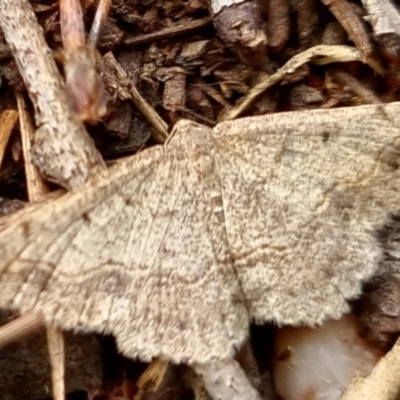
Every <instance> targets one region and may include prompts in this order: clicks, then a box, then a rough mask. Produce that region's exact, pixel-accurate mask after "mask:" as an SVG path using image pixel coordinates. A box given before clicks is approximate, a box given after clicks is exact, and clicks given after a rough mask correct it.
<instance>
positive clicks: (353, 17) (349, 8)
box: [321, 0, 373, 62]
mask: <svg viewBox="0 0 400 400" xmlns="http://www.w3.org/2000/svg"><path fill="white" fill-rule="evenodd" d="M321 1H322V3H324V4H325V5H326V6H327V7H328V8H329V10H330V11H331V13H332V14H333V15H334V16H335V17H336V19H337V20H338V21H339V22H340V24H341V25H342V26H343V28H344V29H345V31H346V32H347V34H348V35H349V38H350V40H351V41H352V42H354V44H355V46H356V47H357V48H358V50H360V53H361V56H362V59H363V62H367V60H368V59H369V58H370V57H371V55H372V50H373V49H372V44H371V41H370V40H369V36H368V31H367V28H366V25H365V23H364V22H363V20H362V18H361V16H360V15H358V13H357V9H356V5H355V4H353V3H350V2H349V1H348V0H321Z"/></svg>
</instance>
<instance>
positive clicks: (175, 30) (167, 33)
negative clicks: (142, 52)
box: [123, 17, 212, 46]
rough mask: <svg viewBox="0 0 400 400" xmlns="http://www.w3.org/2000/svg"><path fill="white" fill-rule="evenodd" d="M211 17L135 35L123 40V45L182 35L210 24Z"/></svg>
mask: <svg viewBox="0 0 400 400" xmlns="http://www.w3.org/2000/svg"><path fill="white" fill-rule="evenodd" d="M211 23H212V19H211V18H209V17H206V18H202V19H198V20H195V21H190V22H187V23H185V24H178V25H175V26H171V27H170V28H165V29H162V30H161V31H158V32H154V33H149V34H146V35H141V36H135V37H132V38H128V39H126V40H124V42H123V44H124V45H125V46H137V45H140V44H144V43H149V42H154V41H156V40H163V39H166V38H171V37H172V36H176V35H183V34H185V33H189V32H192V31H194V30H196V29H200V28H203V27H204V26H207V25H211Z"/></svg>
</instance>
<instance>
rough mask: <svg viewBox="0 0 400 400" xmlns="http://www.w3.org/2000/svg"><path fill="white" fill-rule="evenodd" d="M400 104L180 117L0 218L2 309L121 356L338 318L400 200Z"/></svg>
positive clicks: (236, 343)
mask: <svg viewBox="0 0 400 400" xmlns="http://www.w3.org/2000/svg"><path fill="white" fill-rule="evenodd" d="M399 129H400V103H391V104H386V105H369V106H360V107H350V108H341V109H332V110H315V111H307V112H287V113H279V114H273V115H266V116H262V117H251V118H243V119H239V120H235V121H231V122H223V123H220V124H218V125H217V126H216V127H215V128H214V129H210V128H207V127H205V126H202V125H199V124H196V123H193V122H190V121H186V120H183V121H180V122H179V123H178V124H177V126H176V128H175V129H174V132H173V137H172V139H171V141H170V143H169V144H168V145H165V146H154V147H151V148H149V149H147V150H144V151H142V152H141V153H139V154H137V155H134V156H132V157H130V158H128V159H126V160H124V161H121V162H119V163H118V164H117V165H116V166H114V167H112V168H110V169H109V170H107V171H104V172H102V173H100V174H99V175H98V176H96V177H94V178H92V179H91V180H89V181H88V183H87V184H86V186H85V187H84V188H82V189H79V190H73V191H71V192H70V193H68V194H66V195H65V196H63V197H62V198H60V199H59V200H57V201H54V202H52V203H50V204H45V205H33V206H32V208H31V209H29V208H28V209H25V210H23V211H21V212H17V213H16V214H14V215H12V216H10V217H8V218H6V219H5V221H3V228H2V229H1V231H0V288H1V291H0V307H2V308H8V309H18V310H20V311H21V312H22V313H24V312H28V311H31V310H34V311H38V312H40V313H42V314H43V316H44V318H45V320H46V323H47V324H49V325H54V326H57V327H60V328H63V329H66V330H74V331H83V332H98V333H106V334H112V335H114V336H115V338H116V341H117V345H118V347H119V350H120V351H121V352H122V353H123V354H124V355H126V356H128V357H132V358H140V359H141V360H149V359H151V358H154V357H162V358H164V359H167V360H170V361H172V362H174V363H188V364H194V363H208V362H212V361H213V360H225V359H229V358H230V357H231V356H232V355H233V354H234V353H235V352H236V351H237V349H238V348H239V347H240V345H241V344H242V343H243V341H244V340H245V339H246V337H247V335H248V325H249V321H251V320H253V321H255V322H257V323H263V322H265V321H274V322H275V323H276V324H291V325H302V324H306V325H315V324H319V323H321V322H323V321H324V320H326V319H328V318H334V319H335V318H339V317H340V316H342V314H343V313H345V312H347V311H348V310H349V306H348V302H347V300H349V299H354V298H355V297H357V296H358V295H359V294H360V292H361V284H362V282H363V281H364V280H366V279H368V278H369V277H371V276H372V275H373V273H374V272H375V270H376V268H377V265H378V262H379V260H380V257H381V249H380V247H379V244H378V241H377V239H376V237H375V232H376V231H377V230H378V229H380V228H381V227H382V226H383V225H384V224H385V222H386V221H387V219H388V215H389V213H395V212H396V211H398V209H399V194H398V193H399V191H400V179H399V178H400V171H399V161H400V158H399V154H400V146H399V140H400V130H399Z"/></svg>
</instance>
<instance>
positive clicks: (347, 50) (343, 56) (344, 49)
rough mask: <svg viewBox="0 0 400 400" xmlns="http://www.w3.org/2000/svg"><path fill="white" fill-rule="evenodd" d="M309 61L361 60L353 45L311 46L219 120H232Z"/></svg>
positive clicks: (250, 92) (377, 69)
mask: <svg viewBox="0 0 400 400" xmlns="http://www.w3.org/2000/svg"><path fill="white" fill-rule="evenodd" d="M310 61H312V62H314V63H315V64H319V65H324V64H330V63H334V62H349V61H361V56H360V53H359V51H358V50H357V49H356V48H354V47H348V46H325V45H318V46H314V47H311V48H309V49H307V50H306V51H304V52H302V53H299V54H296V55H295V56H294V57H293V58H291V59H290V60H289V61H288V62H287V63H286V64H285V65H283V66H282V67H281V68H279V69H278V71H276V72H275V74H273V75H271V76H270V77H269V78H268V79H266V80H265V81H263V82H260V83H259V84H257V85H256V86H254V87H253V88H252V89H251V90H250V91H249V92H248V93H247V95H246V97H245V98H244V99H243V100H242V101H241V103H240V104H238V105H237V106H235V107H234V108H232V109H231V110H230V111H229V112H228V113H226V114H225V115H223V117H222V118H221V120H232V119H235V118H237V117H238V116H239V115H240V114H242V113H243V112H244V111H245V110H246V109H247V107H248V106H250V104H251V103H252V102H253V101H254V100H255V99H256V98H257V97H258V96H259V95H260V94H261V93H263V92H265V91H266V90H267V89H269V88H270V87H271V86H273V85H275V84H277V83H278V82H280V81H282V80H283V79H284V78H285V77H286V76H287V75H288V74H291V73H293V72H294V71H295V70H296V69H297V68H299V67H301V66H302V65H304V64H306V63H308V62H310ZM374 67H375V68H374V69H375V71H377V72H378V71H379V72H380V73H382V70H381V69H380V68H379V66H377V65H374Z"/></svg>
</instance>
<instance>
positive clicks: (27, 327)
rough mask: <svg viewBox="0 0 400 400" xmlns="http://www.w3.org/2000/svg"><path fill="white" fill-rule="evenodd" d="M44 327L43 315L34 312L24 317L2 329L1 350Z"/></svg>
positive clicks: (0, 330) (0, 336)
mask: <svg viewBox="0 0 400 400" xmlns="http://www.w3.org/2000/svg"><path fill="white" fill-rule="evenodd" d="M43 326H44V320H43V317H42V315H41V314H38V313H37V312H33V311H32V312H29V313H26V314H24V315H22V316H21V317H19V318H17V319H15V320H14V321H11V322H9V323H8V324H6V325H4V326H2V327H1V328H0V348H2V347H5V346H7V345H9V344H11V343H15V342H17V341H19V340H21V339H23V338H24V337H25V336H28V335H30V334H32V333H33V332H35V331H37V330H39V329H40V328H43Z"/></svg>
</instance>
